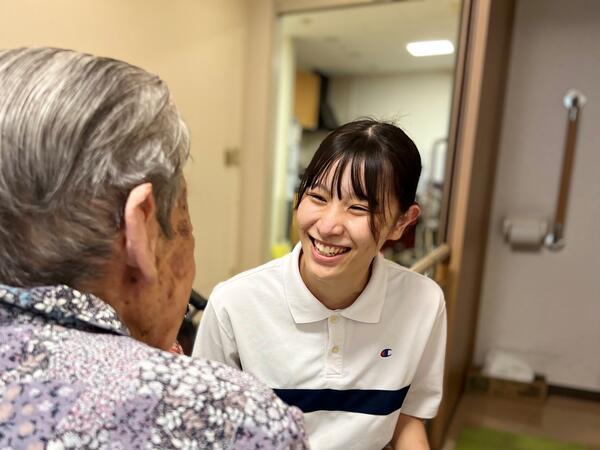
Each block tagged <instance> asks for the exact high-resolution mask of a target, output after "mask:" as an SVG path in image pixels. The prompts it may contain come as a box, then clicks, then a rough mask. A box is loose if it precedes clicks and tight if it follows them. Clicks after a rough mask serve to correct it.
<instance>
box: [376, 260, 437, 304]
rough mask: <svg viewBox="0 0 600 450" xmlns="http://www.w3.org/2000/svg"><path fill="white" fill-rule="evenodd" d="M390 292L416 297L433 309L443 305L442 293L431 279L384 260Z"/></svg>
mask: <svg viewBox="0 0 600 450" xmlns="http://www.w3.org/2000/svg"><path fill="white" fill-rule="evenodd" d="M382 260H383V261H384V265H385V268H386V271H387V277H388V286H390V287H391V289H390V292H402V293H403V296H409V295H411V296H417V297H418V298H420V299H422V301H428V302H429V303H431V305H432V306H433V307H441V306H442V305H443V304H444V293H443V291H442V288H441V287H440V285H439V284H437V283H436V282H435V281H434V280H432V279H431V278H429V277H427V276H425V275H422V274H420V273H417V272H414V271H413V270H410V269H409V268H407V267H404V266H401V265H400V264H397V263H395V262H393V261H390V260H388V259H384V258H383V257H382Z"/></svg>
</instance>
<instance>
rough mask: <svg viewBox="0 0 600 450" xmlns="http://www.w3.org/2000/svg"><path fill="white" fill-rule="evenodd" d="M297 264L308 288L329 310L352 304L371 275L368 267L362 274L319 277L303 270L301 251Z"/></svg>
mask: <svg viewBox="0 0 600 450" xmlns="http://www.w3.org/2000/svg"><path fill="white" fill-rule="evenodd" d="M299 266H300V276H301V277H302V281H304V284H305V285H306V287H307V288H308V290H309V291H310V292H311V294H312V295H314V296H315V297H316V298H317V300H319V301H320V302H321V303H322V304H323V305H325V306H326V307H327V308H328V309H331V310H336V309H344V308H347V307H349V306H350V305H352V304H353V303H354V301H355V300H356V299H357V298H358V297H359V296H360V294H362V292H363V290H364V289H365V286H366V285H367V283H368V282H369V278H370V277H371V267H369V270H368V271H367V273H365V274H363V275H362V276H360V275H358V276H356V275H355V274H351V276H344V277H343V279H342V277H339V278H332V279H327V280H324V279H319V278H317V277H315V276H314V275H313V274H311V273H308V271H307V270H304V267H303V265H302V253H300V261H299Z"/></svg>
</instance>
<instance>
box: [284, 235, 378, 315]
mask: <svg viewBox="0 0 600 450" xmlns="http://www.w3.org/2000/svg"><path fill="white" fill-rule="evenodd" d="M301 252H302V246H301V244H300V243H298V244H296V246H295V247H294V249H293V250H292V252H291V253H290V254H289V255H288V257H287V260H286V263H285V266H284V277H285V283H284V289H285V296H286V300H287V302H288V305H289V308H290V312H291V314H292V317H293V318H294V322H296V323H311V322H318V321H320V320H324V319H326V318H328V317H329V316H330V315H331V314H332V312H333V311H332V310H330V309H328V308H327V307H326V306H325V305H323V304H322V303H321V302H320V301H319V300H318V299H317V298H316V297H315V296H314V295H313V294H312V293H311V292H310V291H309V290H308V288H307V287H306V285H305V284H304V281H303V280H302V276H301V275H300V266H299V261H300V254H301ZM386 290H387V271H386V270H385V260H384V258H383V256H381V255H377V256H376V257H375V259H374V261H373V268H372V271H371V277H370V278H369V281H368V283H367V285H366V286H365V289H364V290H363V291H362V293H361V294H360V296H359V297H358V298H357V299H356V300H355V301H354V303H352V305H350V306H349V307H347V308H345V309H340V310H338V311H337V312H338V313H339V314H340V315H342V316H343V317H346V318H348V319H352V320H356V321H358V322H365V323H378V322H379V320H380V318H381V311H382V309H383V304H384V302H385V294H386Z"/></svg>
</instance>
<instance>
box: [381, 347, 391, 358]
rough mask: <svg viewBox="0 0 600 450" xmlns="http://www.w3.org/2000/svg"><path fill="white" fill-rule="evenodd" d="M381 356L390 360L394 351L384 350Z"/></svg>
mask: <svg viewBox="0 0 600 450" xmlns="http://www.w3.org/2000/svg"><path fill="white" fill-rule="evenodd" d="M379 356H381V357H382V358H389V357H390V356H392V349H391V348H384V349H383V350H381V353H380V354H379Z"/></svg>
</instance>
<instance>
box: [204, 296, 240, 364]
mask: <svg viewBox="0 0 600 450" xmlns="http://www.w3.org/2000/svg"><path fill="white" fill-rule="evenodd" d="M217 301H218V300H217V299H216V297H215V296H214V294H213V295H211V297H210V298H209V300H208V304H207V306H206V309H205V310H204V313H203V314H202V319H201V320H200V326H199V327H198V333H197V334H196V340H195V342H194V349H193V352H192V356H193V357H194V358H204V359H209V360H212V361H219V362H222V363H224V364H227V365H228V366H231V367H234V368H236V369H240V370H241V369H242V367H241V364H240V358H239V354H238V350H237V345H236V342H235V337H234V334H233V329H232V326H231V322H230V320H229V317H228V315H227V312H226V311H224V310H223V311H221V314H220V315H219V313H218V311H217V309H216V308H215V307H214V303H216V302H217Z"/></svg>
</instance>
